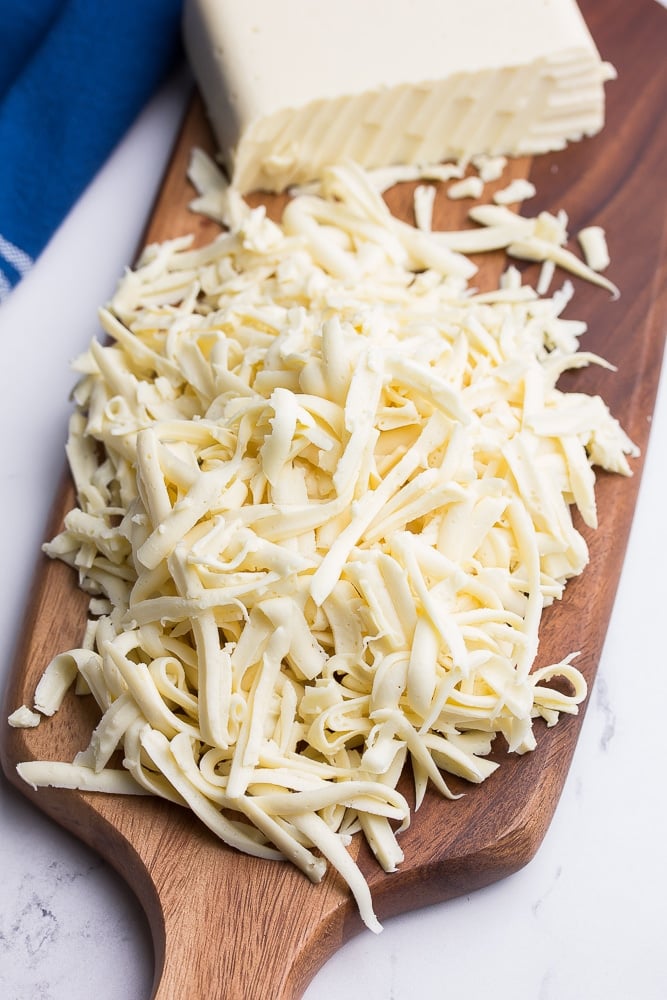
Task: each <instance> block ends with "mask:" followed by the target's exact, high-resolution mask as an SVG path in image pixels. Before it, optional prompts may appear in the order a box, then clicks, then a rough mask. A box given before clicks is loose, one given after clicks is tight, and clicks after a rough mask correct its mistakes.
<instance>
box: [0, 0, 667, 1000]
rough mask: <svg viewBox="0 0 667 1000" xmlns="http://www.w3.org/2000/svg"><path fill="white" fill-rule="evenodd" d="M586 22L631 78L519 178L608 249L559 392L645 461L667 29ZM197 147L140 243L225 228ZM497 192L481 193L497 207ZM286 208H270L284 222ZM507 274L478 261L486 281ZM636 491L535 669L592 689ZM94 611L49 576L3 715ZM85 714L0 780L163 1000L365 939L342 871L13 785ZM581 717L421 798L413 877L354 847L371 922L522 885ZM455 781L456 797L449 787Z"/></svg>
mask: <svg viewBox="0 0 667 1000" xmlns="http://www.w3.org/2000/svg"><path fill="white" fill-rule="evenodd" d="M581 7H582V9H583V11H584V14H585V16H586V18H587V21H588V23H589V26H590V28H591V30H592V33H593V35H594V37H595V39H596V41H597V43H598V46H599V48H600V50H601V52H602V55H603V57H604V58H605V59H608V60H610V61H611V62H612V63H613V64H614V65H615V66H616V68H617V70H618V74H619V79H618V81H617V82H613V83H611V84H609V85H608V87H607V95H608V114H607V124H606V127H605V129H604V131H603V132H602V133H601V134H600V135H599V136H597V137H595V138H594V139H591V140H585V141H583V142H581V143H578V144H575V145H573V146H570V147H569V148H568V149H567V150H565V151H563V152H562V153H558V154H553V155H548V156H544V157H541V158H538V159H535V160H533V161H531V160H528V159H522V160H516V161H513V163H512V165H511V172H512V174H513V175H514V176H530V178H531V180H533V181H534V182H535V184H536V186H537V191H538V194H537V196H536V198H535V199H533V200H532V201H531V203H530V205H529V206H526V210H527V211H529V212H530V214H534V213H536V212H537V211H539V210H541V209H543V208H544V209H550V210H552V211H556V210H557V209H559V208H561V207H562V208H564V209H565V210H566V211H567V212H568V214H569V217H570V231H571V232H572V233H575V232H576V231H577V230H578V229H580V228H581V227H583V226H585V225H587V224H593V223H595V224H599V225H603V226H604V227H605V229H606V231H607V234H608V240H609V244H610V248H611V251H612V265H611V267H610V269H609V272H608V274H609V277H610V278H611V279H612V280H613V281H615V282H616V283H617V284H618V285H619V287H620V288H621V290H622V296H621V298H620V300H618V301H611V299H610V297H609V295H608V294H607V293H606V292H605V291H603V290H601V289H599V288H594V287H592V286H590V285H586V284H584V283H582V282H579V281H575V286H576V295H575V299H574V302H573V303H572V304H571V306H570V307H569V314H570V315H571V316H573V317H575V316H576V317H577V318H581V319H584V320H586V321H587V322H588V324H589V333H588V334H587V335H586V337H585V342H584V344H583V345H582V346H584V347H585V348H586V349H588V350H592V351H597V352H599V353H601V354H602V355H604V356H605V357H606V358H608V359H609V360H610V361H611V362H613V363H614V364H615V365H617V366H618V371H617V373H610V372H608V371H605V370H603V369H599V368H596V367H592V368H590V369H588V370H585V371H581V372H577V373H576V374H570V375H568V377H567V380H564V381H563V384H565V385H566V387H568V388H569V387H576V388H577V390H581V391H586V392H592V393H600V394H601V395H602V396H603V397H604V398H605V400H606V401H607V403H608V404H609V405H610V407H611V409H612V411H613V412H614V413H615V415H616V416H617V417H618V418H619V419H620V420H621V422H622V423H623V425H624V427H625V429H626V430H627V431H628V433H629V434H630V436H631V437H632V438H633V439H634V440H635V441H636V443H637V444H639V445H640V447H641V448H642V451H644V450H645V446H646V443H647V438H648V432H649V426H650V416H651V412H652V408H653V404H654V399H655V394H656V389H657V383H658V375H659V368H660V363H661V358H662V352H663V346H664V339H665V326H666V317H667V247H666V244H665V236H666V232H667V226H666V219H667V182H666V167H665V164H667V126H666V124H665V109H666V104H667V60H665V53H666V52H667V17H666V16H665V12H664V11H663V10H661V9H660V8H659V7H658V5H657V4H656V3H655V2H654V0H633V2H632V3H627V0H582V2H581ZM193 145H200V146H204V147H206V148H211V136H210V133H209V130H208V127H207V124H206V121H205V118H204V116H203V114H202V110H201V106H200V104H199V102H198V100H195V101H194V104H193V106H192V109H191V111H190V112H189V114H188V116H187V119H186V121H185V123H184V127H183V131H182V133H181V136H180V139H179V141H178V144H177V147H176V149H175V151H174V155H173V158H172V161H171V163H170V165H169V169H168V172H167V175H166V178H165V182H164V186H163V188H162V191H161V194H160V196H159V199H158V201H157V204H156V205H155V207H154V211H153V213H152V216H151V222H150V225H149V228H148V231H147V236H146V240H147V241H149V242H150V241H154V240H162V239H164V238H166V237H169V236H174V235H177V234H180V233H182V232H186V231H194V232H195V233H196V238H197V241H198V242H199V243H201V242H205V241H206V240H208V239H209V238H210V237H211V236H212V235H214V234H215V233H216V232H217V228H216V227H215V226H214V225H213V224H212V223H209V222H207V221H206V220H204V219H203V218H201V217H197V216H194V215H193V214H192V213H190V212H189V211H188V208H187V204H188V201H189V199H190V198H191V197H192V194H193V192H192V190H191V188H190V187H189V185H188V184H187V181H186V178H185V167H186V163H187V160H188V157H189V154H190V150H191V148H192V146H193ZM489 190H490V189H487V194H488V192H489ZM411 196H412V186H411V185H402V186H400V187H398V188H395V189H394V190H392V191H391V192H390V193H389V195H388V200H389V201H390V203H391V206H392V208H393V209H394V211H395V212H397V213H398V214H400V215H401V216H402V217H404V218H408V219H411V211H412V210H411ZM280 204H281V203H280V199H273V200H271V201H270V202H269V210H270V212H271V213H272V214H274V215H275V214H277V213H279V210H280ZM464 211H465V209H464V208H463V207H461V206H460V205H458V204H457V203H455V202H453V201H450V200H448V199H447V198H446V197H444V196H442V197H440V198H439V199H438V202H437V209H436V223H437V225H439V226H441V227H443V228H452V227H455V226H458V225H460V224H461V222H462V218H463V212H464ZM500 266H501V259H500V258H499V257H496V258H495V259H494V258H489V259H487V260H485V261H484V262H483V263H482V280H483V281H486V282H491V281H493V280H494V279H495V276H496V275H497V272H498V269H499V267H500ZM641 464H642V462H641V458H640V459H638V460H636V461H635V462H634V470H635V475H634V477H633V478H632V479H629V480H628V479H623V478H621V477H614V476H607V475H601V476H600V478H599V484H598V491H597V495H598V503H599V511H600V519H601V527H600V528H599V529H598V530H597V531H596V532H594V533H591V532H585V534H586V537H587V539H588V541H589V545H590V550H591V563H590V565H589V567H588V568H587V570H586V572H585V573H584V575H583V576H582V577H580V578H578V579H577V580H575V581H573V582H572V583H571V584H570V585H569V587H568V589H567V591H566V596H565V598H564V600H563V601H562V602H561V603H560V604H559V605H558V606H554V607H552V608H550V609H548V612H547V614H546V616H545V619H544V625H543V631H542V639H541V646H540V654H539V662H544V663H546V662H550V661H551V660H552V659H556V658H557V657H559V656H561V655H562V654H563V653H564V652H567V651H570V650H572V649H579V650H581V657H580V659H579V660H578V661H577V662H578V665H579V666H580V667H581V669H582V670H583V672H584V673H585V675H586V677H587V680H588V681H589V683H592V682H593V680H594V677H595V673H596V669H597V663H598V659H599V656H600V652H601V649H602V644H603V639H604V635H605V631H606V627H607V623H608V620H609V616H610V613H611V608H612V603H613V600H614V594H615V590H616V585H617V581H618V578H619V574H620V570H621V565H622V560H623V554H624V550H625V546H626V542H627V538H628V533H629V529H630V525H631V520H632V514H633V510H634V505H635V499H636V495H637V490H638V486H639V479H640V473H641ZM72 503H73V495H72V488H71V484H70V481H69V477H68V476H67V475H65V476H64V478H63V485H62V489H61V490H60V492H59V494H58V496H57V497H56V498H55V499H54V506H53V517H52V523H51V525H50V526H49V529H48V534H49V535H51V534H53V533H54V532H55V531H56V530H57V529H58V527H59V525H60V523H61V520H62V517H63V514H64V512H65V511H66V510H67V509H68V508H69V507H70V506H71V505H72ZM86 606H87V601H86V598H85V597H84V596H83V595H82V594H80V593H79V592H78V590H77V589H76V586H75V580H74V576H73V574H72V573H71V571H70V570H69V569H67V568H66V567H64V566H63V565H61V564H59V563H53V562H51V561H48V560H46V559H40V560H39V562H38V565H37V570H36V574H35V581H34V590H33V594H32V600H31V604H30V608H29V609H28V612H27V615H26V620H25V624H24V626H23V630H22V636H23V639H22V643H21V646H20V649H19V651H18V655H17V659H16V667H15V671H14V674H13V680H12V682H11V685H10V688H9V690H8V691H7V692H6V696H5V708H4V711H5V716H6V715H7V714H8V713H9V712H10V711H12V710H13V709H14V708H16V707H17V706H18V705H20V704H23V703H25V704H31V702H32V697H33V693H34V689H35V685H36V683H37V681H38V679H39V676H40V674H41V672H42V670H43V668H44V666H45V665H46V663H47V662H48V660H49V659H50V658H51V657H52V656H53V655H54V654H55V653H56V652H59V651H61V650H63V649H67V648H69V647H71V646H73V645H77V644H78V642H79V641H80V637H81V633H82V628H83V624H84V620H85V614H86ZM90 701H91V699H81V698H74V697H73V696H72V697H68V698H67V699H66V702H65V705H64V706H63V708H62V710H61V711H60V712H59V713H58V714H57V715H56V716H54V717H53V718H52V719H49V720H46V721H44V722H43V723H42V724H41V725H40V726H39V727H38V728H37V729H34V730H11V729H9V727H7V726H6V725H4V724H2V726H1V727H0V733H1V734H2V735H1V743H2V762H3V767H4V770H5V772H6V775H7V777H8V778H9V780H10V781H13V782H14V783H16V784H17V786H18V787H19V788H20V789H21V791H22V792H24V793H25V794H26V795H27V796H28V797H29V798H30V799H32V801H33V802H34V804H35V805H36V806H37V807H38V808H39V809H41V810H43V811H45V812H46V813H48V814H49V815H50V816H51V817H52V818H53V819H54V820H56V821H57V822H58V823H60V824H61V825H62V826H64V827H66V828H67V829H68V830H70V831H71V832H72V833H73V834H74V835H75V836H77V837H80V838H81V839H82V840H83V841H85V842H86V843H87V844H89V845H91V846H92V847H94V848H95V849H96V850H98V851H99V852H100V854H101V855H102V856H103V857H104V858H106V859H107V860H108V861H109V862H110V863H111V864H112V865H113V866H114V867H115V868H116V869H117V870H118V871H119V872H120V873H121V874H122V875H123V876H124V878H125V879H126V880H127V882H128V883H129V885H130V886H131V887H132V888H133V889H134V891H135V892H136V894H137V896H138V897H139V899H140V901H141V903H142V905H143V906H144V908H145V910H146V913H147V915H148V917H149V920H150V925H151V929H152V934H153V939H154V945H155V992H154V997H155V998H159V1000H239V998H245V1000H248V998H250V1000H292V998H297V997H299V996H301V995H302V993H303V991H304V990H305V988H306V985H307V983H308V982H309V981H310V979H311V978H312V977H313V975H314V974H315V972H316V971H317V970H318V969H319V968H320V967H321V965H322V964H323V963H324V962H325V961H326V960H327V958H329V957H330V955H332V954H333V953H334V952H335V951H336V949H337V948H338V947H339V946H340V945H341V944H342V943H343V942H344V941H346V940H347V939H349V938H350V937H351V936H352V935H354V934H356V933H358V932H360V931H362V930H363V925H362V924H361V921H360V919H359V917H358V915H357V912H356V908H355V905H354V903H353V901H352V900H351V898H350V895H349V893H348V890H347V887H346V886H345V885H344V884H343V883H342V881H341V879H340V878H339V876H338V875H337V873H336V872H330V873H329V874H328V875H327V877H326V878H325V879H324V881H323V882H322V883H321V884H320V885H319V886H312V885H311V884H310V883H309V882H308V881H307V880H306V879H305V878H304V877H303V876H302V875H301V874H300V873H299V872H298V871H296V870H295V869H293V868H291V867H290V866H289V865H288V864H286V863H285V864H283V863H271V862H267V861H262V860H258V859H254V858H249V857H246V856H242V855H239V854H237V853H235V852H233V851H231V850H229V849H227V848H226V847H225V846H223V845H222V844H220V843H219V842H218V841H217V840H216V839H215V838H214V837H213V835H212V834H210V833H209V832H208V831H207V830H206V829H205V828H203V826H201V825H200V824H199V823H198V821H197V820H196V819H195V818H194V817H193V816H192V815H190V814H189V813H188V812H187V811H185V810H181V809H179V808H178V807H175V806H172V805H170V804H168V803H164V802H160V801H157V800H156V801H153V800H151V799H144V798H126V797H105V796H103V795H99V794H98V795H95V794H90V793H89V794H84V793H80V792H68V791H57V790H53V789H42V790H40V791H38V792H33V791H32V790H31V789H30V788H29V787H28V786H26V785H25V784H23V783H22V782H21V781H20V780H19V779H18V778H17V775H16V771H15V765H16V763H17V762H18V761H21V760H29V759H42V758H47V759H53V760H57V759H64V760H71V759H72V757H73V755H74V753H75V752H76V751H77V750H79V749H82V748H84V747H85V746H86V745H87V743H88V738H89V734H90V731H91V728H92V726H93V725H94V723H95V721H96V709H95V706H94V705H93V704H89V702H90ZM583 718H584V713H581V714H580V715H579V716H578V717H571V718H564V719H563V720H562V721H561V722H560V723H559V724H558V726H556V727H555V728H553V729H551V730H547V729H546V727H543V726H540V725H538V727H537V729H538V733H537V736H538V748H537V750H535V751H534V753H532V754H528V755H526V756H524V757H507V756H505V755H503V763H502V766H501V767H500V768H499V770H498V771H497V772H496V773H495V774H494V775H493V776H492V777H491V778H490V779H488V781H487V782H485V783H484V785H482V786H479V787H475V788H473V789H472V790H467V791H466V794H465V795H464V796H463V797H462V798H461V799H459V800H458V801H456V802H448V801H443V800H442V799H441V798H440V797H439V796H438V795H436V794H431V793H429V794H427V797H426V800H425V802H424V804H423V806H422V808H421V809H420V810H419V812H418V814H417V816H416V817H415V818H414V821H413V824H412V826H411V828H410V829H409V830H408V831H407V832H406V833H405V834H404V836H403V837H402V840H401V844H402V847H403V849H404V852H405V857H406V860H405V862H404V864H403V865H402V867H401V869H400V871H399V872H397V873H394V874H391V875H387V874H385V873H383V872H382V871H381V870H380V869H379V867H378V866H377V864H376V863H375V862H374V860H373V858H372V857H371V855H370V853H369V851H368V849H367V848H366V847H365V846H364V845H363V844H362V843H361V842H360V841H358V839H357V840H355V842H354V843H353V846H352V852H353V854H354V855H355V857H356V858H357V860H358V863H359V865H360V867H361V869H362V871H363V872H364V874H365V876H366V877H367V879H368V881H369V883H370V886H371V889H372V893H373V897H374V901H375V907H376V910H377V913H378V915H379V917H380V919H382V918H386V917H387V916H389V915H392V914H396V913H399V912H401V911H406V910H412V909H416V908H418V907H423V906H426V905H427V904H429V903H432V902H436V901H442V900H445V899H448V898H452V897H454V896H457V895H460V894H463V893H469V892H471V891H472V890H474V889H475V888H478V887H481V886H483V885H486V884H488V883H490V882H492V881H494V880H497V879H500V878H503V877H504V876H506V875H508V874H510V873H511V872H513V871H516V870H517V869H518V868H520V867H521V866H523V865H524V864H526V863H527V862H528V861H529V860H530V859H531V857H532V856H533V855H534V853H535V851H536V850H537V848H538V847H539V844H540V843H541V841H542V838H543V836H544V834H545V832H546V830H547V827H548V825H549V822H550V820H551V817H552V815H553V812H554V809H555V808H556V805H557V802H558V798H559V796H560V793H561V790H562V787H563V784H564V781H565V779H566V775H567V772H568V768H569V765H570V760H571V757H572V753H573V750H574V747H575V744H576V740H577V735H578V733H579V730H580V727H581V725H582V722H583ZM452 784H456V782H455V781H452Z"/></svg>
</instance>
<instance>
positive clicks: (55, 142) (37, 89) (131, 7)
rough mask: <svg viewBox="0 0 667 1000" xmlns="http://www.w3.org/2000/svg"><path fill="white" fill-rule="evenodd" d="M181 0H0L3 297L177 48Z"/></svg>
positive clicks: (176, 57)
mask: <svg viewBox="0 0 667 1000" xmlns="http://www.w3.org/2000/svg"><path fill="white" fill-rule="evenodd" d="M180 18H181V2H180V0H0V301H1V300H2V299H3V298H4V297H5V296H6V295H8V294H9V292H10V290H11V289H12V287H13V286H14V285H16V284H17V283H18V281H20V279H21V278H22V277H23V275H24V274H25V273H26V272H27V271H28V270H29V269H30V267H31V266H32V264H33V262H34V260H35V259H36V258H37V257H38V256H39V254H40V253H41V251H42V250H43V249H44V247H45V246H46V244H47V243H48V241H49V239H50V237H51V236H52V234H53V233H54V232H55V230H56V229H57V227H58V226H59V224H60V223H61V222H62V220H63V219H64V218H65V216H66V215H67V213H68V211H69V210H70V208H71V207H72V206H73V204H74V203H75V201H76V200H77V198H78V197H79V195H80V194H81V193H82V192H83V190H84V189H85V187H86V186H87V185H88V183H89V182H90V181H91V180H92V179H93V177H94V175H95V173H96V172H97V170H98V169H99V168H100V167H101V166H102V164H103V163H104V161H105V160H106V159H107V158H108V156H109V154H110V153H111V152H112V150H113V148H114V146H115V145H116V144H117V143H118V141H119V140H120V139H121V138H122V136H123V134H124V133H125V132H126V131H127V129H128V128H129V126H130V125H131V124H132V122H133V120H134V119H135V117H136V116H137V114H138V112H139V111H140V110H141V108H142V107H143V106H144V104H145V103H146V102H147V101H148V99H149V97H150V96H151V94H152V93H153V92H154V90H155V89H156V88H157V86H158V85H159V84H160V83H161V82H162V80H163V79H164V78H165V76H166V75H167V73H168V72H169V71H170V70H171V69H172V68H173V67H175V66H176V65H178V60H179V59H180V58H181V47H180Z"/></svg>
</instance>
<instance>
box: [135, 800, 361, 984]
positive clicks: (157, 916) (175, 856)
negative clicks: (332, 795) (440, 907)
mask: <svg viewBox="0 0 667 1000" xmlns="http://www.w3.org/2000/svg"><path fill="white" fill-rule="evenodd" d="M176 826H177V829H176V830H174V816H173V813H172V812H171V811H170V815H169V822H168V823H167V824H165V825H164V826H162V824H161V823H158V824H157V825H156V827H155V828H154V833H155V836H153V837H152V838H151V846H152V853H153V857H152V858H149V857H147V852H146V841H144V842H143V844H142V848H141V853H142V855H143V858H144V864H145V866H146V870H147V872H148V877H149V880H150V883H149V885H148V886H147V887H146V888H145V890H144V891H141V889H139V890H138V895H139V897H140V899H141V902H142V905H143V907H144V909H145V911H146V913H147V916H148V919H149V922H150V924H151V930H152V933H153V940H154V947H155V968H156V972H155V982H154V992H153V1000H298V998H299V997H301V996H303V993H304V992H305V989H306V987H307V985H308V983H309V982H310V980H311V979H312V978H313V976H314V975H315V973H316V972H317V970H318V969H319V968H321V966H322V965H323V964H324V963H325V962H326V961H327V959H328V958H330V957H331V955H333V954H334V952H335V951H337V950H338V948H340V946H341V945H342V944H343V943H344V942H345V940H347V939H349V938H350V937H352V936H353V935H354V934H355V933H357V932H359V931H361V930H362V929H363V924H362V922H361V920H360V918H359V916H358V913H357V911H356V909H355V907H354V905H353V904H352V903H351V900H350V897H349V893H348V892H347V889H346V887H345V886H344V884H343V883H342V881H341V879H340V878H339V877H338V875H337V874H336V872H333V871H332V872H329V873H328V874H327V876H326V878H325V880H324V883H322V884H321V885H320V886H319V887H318V888H317V891H313V888H314V887H313V886H312V884H311V883H310V882H309V881H308V880H307V879H306V878H305V877H304V876H303V875H302V874H301V873H300V872H298V871H296V869H293V868H292V867H291V866H290V865H289V864H288V863H286V862H266V861H262V860H258V859H256V858H251V857H247V856H245V855H238V854H235V853H234V852H233V851H230V850H227V849H226V848H224V847H221V845H220V843H219V841H217V840H215V838H214V837H213V836H209V835H208V832H207V831H197V832H196V833H195V841H196V843H195V845H193V826H192V823H191V821H190V818H189V817H188V816H187V815H184V816H183V819H182V823H179V822H178V821H177V823H176ZM179 827H180V828H179ZM193 846H194V849H193ZM179 859H180V860H179ZM135 888H136V886H135Z"/></svg>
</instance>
